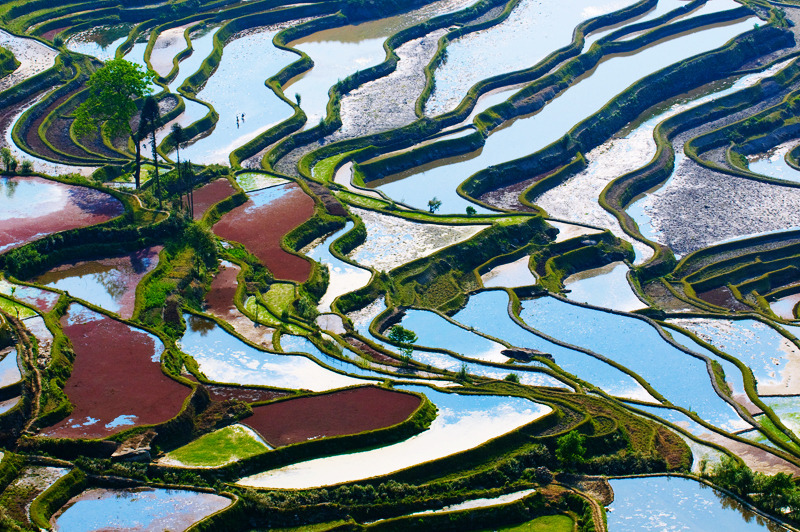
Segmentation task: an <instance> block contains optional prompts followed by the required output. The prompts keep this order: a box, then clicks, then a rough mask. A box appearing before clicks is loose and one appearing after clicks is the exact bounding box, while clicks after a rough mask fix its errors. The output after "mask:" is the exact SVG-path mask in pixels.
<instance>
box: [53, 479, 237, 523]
mask: <svg viewBox="0 0 800 532" xmlns="http://www.w3.org/2000/svg"><path fill="white" fill-rule="evenodd" d="M230 504H231V500H230V499H228V498H226V497H221V496H219V495H214V494H211V493H201V492H195V491H186V490H174V489H161V488H155V489H154V488H136V489H125V490H110V489H97V488H95V489H90V490H87V491H84V492H83V493H81V494H80V495H78V496H77V497H73V498H72V499H70V501H69V502H68V503H67V505H66V506H65V509H64V510H62V511H61V512H60V513H58V514H56V515H55V516H54V518H53V520H52V522H53V524H54V527H55V529H56V530H63V531H64V532H68V531H69V532H89V531H92V530H142V531H156V530H185V529H186V528H188V527H189V526H191V525H192V524H194V523H196V522H197V521H199V520H201V519H203V518H204V517H206V516H208V515H211V514H213V513H215V512H218V511H220V510H222V509H223V508H225V507H227V506H229V505H230Z"/></svg>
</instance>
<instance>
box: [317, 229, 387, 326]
mask: <svg viewBox="0 0 800 532" xmlns="http://www.w3.org/2000/svg"><path fill="white" fill-rule="evenodd" d="M353 225H354V224H353V222H349V221H348V222H347V224H346V225H345V227H344V228H343V229H340V230H339V231H337V232H336V233H334V234H332V235H331V236H329V237H326V238H325V239H324V240H322V241H321V242H319V244H317V245H316V246H315V247H313V248H312V249H310V250H308V251H307V252H306V253H305V255H306V256H307V257H309V258H312V259H314V260H315V261H317V262H321V263H322V264H324V265H326V266H327V267H328V272H329V273H330V280H329V282H328V289H327V290H326V291H325V294H324V295H323V296H322V298H321V299H320V301H319V305H317V310H319V311H320V312H329V311H330V310H331V303H333V300H334V299H336V298H337V297H339V296H340V295H342V294H346V293H348V292H352V291H354V290H358V289H359V288H361V287H362V286H364V285H366V284H367V283H369V280H370V279H371V278H372V272H370V271H369V270H366V269H364V268H358V267H356V266H353V265H352V264H349V263H347V262H344V261H342V260H339V259H337V258H336V257H335V256H334V255H333V254H332V253H331V251H330V246H331V245H332V244H333V243H334V242H335V241H336V240H337V239H338V238H339V237H341V236H343V235H344V234H345V233H347V232H348V231H350V229H352V228H353Z"/></svg>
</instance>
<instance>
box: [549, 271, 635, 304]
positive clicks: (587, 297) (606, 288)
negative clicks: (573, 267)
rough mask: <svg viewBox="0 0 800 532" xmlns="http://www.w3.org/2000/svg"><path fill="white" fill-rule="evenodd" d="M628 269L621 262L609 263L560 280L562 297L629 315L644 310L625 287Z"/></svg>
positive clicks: (627, 286)
mask: <svg viewBox="0 0 800 532" xmlns="http://www.w3.org/2000/svg"><path fill="white" fill-rule="evenodd" d="M629 270H630V268H628V266H627V265H626V264H625V263H624V262H612V263H610V264H606V265H605V266H601V267H599V268H592V269H590V270H585V271H582V272H580V273H576V274H573V275H570V276H569V277H567V278H566V279H564V288H566V289H567V290H569V292H568V293H567V294H566V297H568V298H569V299H571V300H573V301H577V302H579V303H588V304H590V305H594V306H596V307H603V308H609V309H612V310H621V311H625V312H630V311H632V310H636V309H640V308H645V307H646V306H647V305H645V304H644V303H642V302H641V300H639V298H638V297H636V294H635V293H634V291H633V289H632V288H631V285H630V284H629V283H628V278H627V274H628V271H629Z"/></svg>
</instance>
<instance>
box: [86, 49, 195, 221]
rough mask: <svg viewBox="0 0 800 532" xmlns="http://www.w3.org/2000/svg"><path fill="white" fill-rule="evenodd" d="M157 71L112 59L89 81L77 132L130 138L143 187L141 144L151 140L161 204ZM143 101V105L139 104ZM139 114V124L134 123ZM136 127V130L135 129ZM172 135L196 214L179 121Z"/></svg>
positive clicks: (190, 206) (137, 179)
mask: <svg viewBox="0 0 800 532" xmlns="http://www.w3.org/2000/svg"><path fill="white" fill-rule="evenodd" d="M154 76H155V74H154V73H153V72H152V71H149V70H148V71H145V70H143V69H142V68H141V67H140V66H139V65H137V64H134V63H131V62H129V61H126V60H124V59H112V60H110V61H108V62H106V64H105V65H104V66H103V67H102V68H99V69H97V70H96V71H95V72H94V73H93V74H92V75H91V77H90V78H89V80H88V81H87V84H86V85H87V89H88V92H89V96H88V98H86V100H84V102H83V103H81V105H80V106H79V107H78V108H77V110H76V111H75V124H74V128H75V132H76V134H77V135H79V136H86V135H92V134H97V133H98V132H100V134H101V135H102V134H103V132H105V133H106V134H108V135H109V136H110V137H111V138H119V137H123V138H128V137H130V138H131V139H132V140H133V143H134V146H135V165H134V176H133V177H134V182H135V185H136V188H137V189H138V188H140V186H141V165H142V144H143V143H144V142H146V141H148V140H149V143H150V149H151V151H152V157H153V180H154V183H155V187H156V197H157V198H158V205H159V208H161V207H162V206H163V205H162V198H163V192H162V186H161V179H160V176H159V166H158V145H157V142H156V132H157V131H158V129H159V128H161V127H162V126H163V120H162V118H161V110H160V109H159V106H158V100H156V98H155V97H154V96H153V95H152V94H151V92H152V82H153V78H154ZM139 102H141V104H140V103H139ZM137 114H138V116H139V120H138V125H136V127H135V128H134V127H133V126H132V122H133V121H134V118H135V117H136V116H137ZM134 129H135V130H134ZM171 134H172V138H173V141H174V142H175V146H176V149H177V165H176V172H177V180H178V182H179V183H181V185H182V188H183V189H185V190H187V192H186V201H185V202H183V196H182V194H181V201H182V203H184V204H185V205H186V206H187V209H188V210H189V213H190V215H192V216H193V215H194V201H193V199H194V197H193V194H192V193H191V189H192V185H193V183H192V182H191V181H189V182H188V183H186V180H187V178H190V177H191V176H192V175H193V174H192V172H191V164H190V163H188V162H187V163H185V164H181V160H180V148H181V146H182V145H183V144H184V143H185V142H186V141H187V140H188V139H187V138H186V134H185V132H184V130H183V128H182V127H181V125H180V124H173V125H172V129H171Z"/></svg>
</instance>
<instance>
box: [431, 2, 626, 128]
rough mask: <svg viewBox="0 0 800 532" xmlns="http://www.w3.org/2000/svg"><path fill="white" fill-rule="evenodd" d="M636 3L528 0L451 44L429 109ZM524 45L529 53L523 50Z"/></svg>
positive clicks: (445, 107) (438, 109) (447, 104)
mask: <svg viewBox="0 0 800 532" xmlns="http://www.w3.org/2000/svg"><path fill="white" fill-rule="evenodd" d="M632 3H634V2H633V1H631V0H626V1H623V2H618V1H613V0H611V1H604V2H603V1H601V2H597V0H580V1H578V2H569V3H567V2H564V3H560V2H542V1H541V0H523V1H522V2H520V3H519V4H517V5H516V6H515V7H514V9H513V10H512V11H511V14H510V15H509V17H508V18H507V19H505V20H504V21H503V22H501V23H499V24H496V25H494V26H491V27H489V28H486V29H484V30H480V31H476V32H472V33H467V34H466V35H464V36H462V37H459V38H458V39H455V40H453V41H451V42H450V43H449V44H448V45H447V61H446V62H444V63H443V64H442V65H440V66H439V68H437V69H436V72H435V74H434V77H435V79H436V89H435V90H434V91H433V93H432V94H431V98H430V99H429V100H428V102H427V103H426V105H425V114H426V115H428V116H432V115H437V114H441V113H443V112H446V111H449V110H451V109H453V108H454V107H455V106H456V105H458V103H459V102H460V101H461V99H462V98H463V97H464V96H465V95H466V93H467V90H468V89H469V88H470V87H471V86H472V85H474V84H475V83H477V82H478V81H480V80H482V79H486V78H490V77H492V76H496V75H498V74H502V73H505V72H513V71H515V70H521V69H523V68H528V67H532V66H533V65H535V64H536V63H537V62H539V61H540V60H541V59H543V58H544V57H545V56H547V55H548V54H549V53H551V52H552V51H553V50H556V49H558V48H561V47H563V46H566V45H568V44H569V43H571V42H572V37H573V30H574V29H575V26H577V25H578V24H579V23H580V22H581V21H583V20H586V19H588V18H591V17H596V16H598V15H602V14H604V13H607V12H610V11H614V10H617V9H621V8H623V7H626V6H627V5H629V4H632ZM520 50H525V51H526V53H524V54H520V53H519V51H520ZM487 54H488V56H487Z"/></svg>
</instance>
